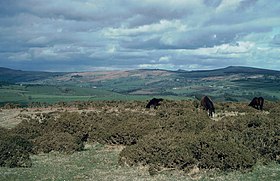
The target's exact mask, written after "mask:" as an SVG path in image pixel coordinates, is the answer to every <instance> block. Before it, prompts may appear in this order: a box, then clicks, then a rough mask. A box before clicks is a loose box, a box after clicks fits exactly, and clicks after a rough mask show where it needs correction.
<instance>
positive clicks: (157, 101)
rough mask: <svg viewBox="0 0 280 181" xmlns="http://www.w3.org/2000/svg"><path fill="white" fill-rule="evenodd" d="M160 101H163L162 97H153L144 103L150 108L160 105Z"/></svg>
mask: <svg viewBox="0 0 280 181" xmlns="http://www.w3.org/2000/svg"><path fill="white" fill-rule="evenodd" d="M160 101H163V99H162V98H159V99H157V98H153V99H151V100H150V101H149V103H148V104H147V105H146V108H151V106H154V109H156V108H157V106H159V105H160V103H159V102H160Z"/></svg>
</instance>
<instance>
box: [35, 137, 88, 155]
mask: <svg viewBox="0 0 280 181" xmlns="http://www.w3.org/2000/svg"><path fill="white" fill-rule="evenodd" d="M83 148H84V145H83V142H82V141H81V139H79V138H78V137H75V136H73V135H71V134H69V133H62V132H49V133H45V134H43V135H42V136H39V137H37V138H35V139H34V148H33V151H34V152H35V153H40V152H43V153H48V152H51V151H59V152H64V153H73V152H75V151H81V150H82V149H83Z"/></svg>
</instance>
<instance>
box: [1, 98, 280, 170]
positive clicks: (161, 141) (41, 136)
mask: <svg viewBox="0 0 280 181" xmlns="http://www.w3.org/2000/svg"><path fill="white" fill-rule="evenodd" d="M146 104H147V102H144V101H142V102H141V101H127V102H124V101H97V102H75V103H72V104H69V103H60V104H59V106H65V107H70V106H72V107H75V108H78V109H81V110H79V111H80V113H78V112H62V113H59V112H55V113H50V114H43V113H42V114H39V115H38V116H36V117H35V118H34V117H26V118H25V120H23V121H22V122H21V123H20V124H18V125H17V126H16V127H15V128H13V129H12V130H10V132H11V134H15V135H19V136H20V137H21V138H23V139H25V140H28V141H29V142H32V143H33V145H32V149H31V150H30V149H29V151H28V152H34V153H40V152H50V151H59V152H65V153H73V152H74V151H79V150H82V149H83V147H84V144H83V142H82V139H83V135H85V134H86V135H88V136H89V141H90V142H99V143H102V144H115V145H126V147H125V149H123V150H122V152H121V153H120V159H119V163H120V164H129V165H148V166H149V167H150V168H151V169H150V170H151V173H152V172H154V170H159V169H160V168H163V167H166V168H176V169H180V170H185V171H189V170H190V169H192V168H194V167H198V168H199V169H220V170H226V171H227V170H241V171H243V170H250V169H251V168H252V167H253V166H254V165H255V163H256V162H269V161H278V162H279V157H280V150H279V148H280V145H279V138H280V135H279V134H280V131H279V130H280V120H279V112H278V110H280V105H279V104H276V103H273V102H265V106H264V111H259V110H256V109H254V108H252V107H248V103H238V102H234V103H230V102H226V103H217V104H215V106H216V113H218V114H219V113H222V114H221V115H223V116H221V117H218V118H219V119H217V120H213V119H210V118H209V116H208V115H207V112H206V111H204V110H202V109H201V108H200V106H199V101H169V100H164V101H163V102H161V105H160V106H158V108H157V109H153V108H151V109H146V108H145V106H146ZM83 108H90V109H91V111H90V112H89V111H84V112H83V111H82V109H83ZM228 113H234V114H228ZM235 113H236V114H235ZM227 114H228V115H227ZM0 131H1V129H0ZM19 145H21V144H19ZM6 146H7V145H6ZM25 150H28V149H25Z"/></svg>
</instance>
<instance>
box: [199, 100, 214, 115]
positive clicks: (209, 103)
mask: <svg viewBox="0 0 280 181" xmlns="http://www.w3.org/2000/svg"><path fill="white" fill-rule="evenodd" d="M200 105H201V106H202V107H203V109H204V110H206V111H209V116H210V117H213V113H215V107H214V104H213V102H212V101H211V99H210V98H209V97H207V96H203V97H202V99H201V101H200Z"/></svg>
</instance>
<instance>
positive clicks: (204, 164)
mask: <svg viewBox="0 0 280 181" xmlns="http://www.w3.org/2000/svg"><path fill="white" fill-rule="evenodd" d="M120 163H122V164H124V163H125V164H129V165H139V164H141V165H157V166H159V167H166V168H177V169H183V170H190V169H191V168H193V167H194V166H198V167H199V168H203V169H212V168H219V169H220V170H244V169H250V168H252V166H253V165H254V164H255V163H256V156H255V154H254V153H252V152H251V150H250V149H248V148H247V147H245V146H244V145H242V144H240V143H238V142H235V141H234V140H230V139H227V135H225V134H224V133H204V134H202V135H197V134H193V133H181V134H178V133H176V132H159V133H156V134H152V135H147V136H146V137H145V139H143V140H141V141H140V142H139V143H138V144H136V145H133V146H129V147H126V148H125V149H124V150H123V151H122V152H121V154H120Z"/></svg>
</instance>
